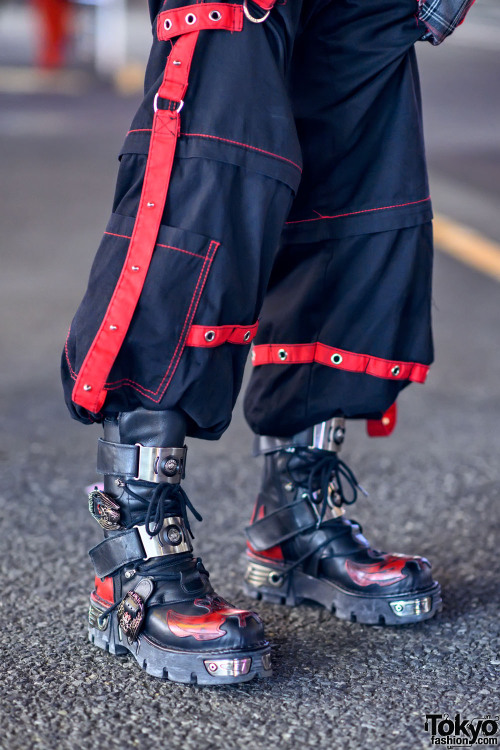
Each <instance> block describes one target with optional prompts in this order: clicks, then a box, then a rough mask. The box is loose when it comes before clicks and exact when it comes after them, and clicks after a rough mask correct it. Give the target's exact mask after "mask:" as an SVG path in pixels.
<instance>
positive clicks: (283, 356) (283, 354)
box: [278, 349, 288, 362]
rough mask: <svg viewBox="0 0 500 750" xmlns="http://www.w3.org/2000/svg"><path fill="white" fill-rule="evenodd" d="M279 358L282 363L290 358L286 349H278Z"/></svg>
mask: <svg viewBox="0 0 500 750" xmlns="http://www.w3.org/2000/svg"><path fill="white" fill-rule="evenodd" d="M278 357H279V359H281V361H282V362H284V361H285V359H286V358H287V357H288V352H287V351H286V350H285V349H278Z"/></svg>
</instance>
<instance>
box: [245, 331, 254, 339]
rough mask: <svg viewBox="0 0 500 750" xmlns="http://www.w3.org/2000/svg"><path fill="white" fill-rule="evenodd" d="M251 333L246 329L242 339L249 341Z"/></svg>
mask: <svg viewBox="0 0 500 750" xmlns="http://www.w3.org/2000/svg"><path fill="white" fill-rule="evenodd" d="M251 335H252V332H251V331H247V332H246V333H245V335H244V336H243V341H250V337H251Z"/></svg>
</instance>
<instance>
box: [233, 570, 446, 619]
mask: <svg viewBox="0 0 500 750" xmlns="http://www.w3.org/2000/svg"><path fill="white" fill-rule="evenodd" d="M244 589H245V592H246V593H247V594H248V596H250V597H252V598H253V599H259V600H262V601H265V602H272V603H274V604H285V605H287V606H289V607H295V606H297V605H299V604H302V602H304V601H312V602H316V603H317V604H321V605H323V607H325V608H326V609H328V610H329V611H330V612H332V614H334V615H335V616H336V617H338V618H340V619H341V620H350V621H351V622H359V623H363V624H365V625H407V624H410V623H415V622H422V621H423V620H428V619H429V618H431V617H434V615H435V614H436V613H437V612H439V611H440V610H441V608H442V600H441V587H440V586H439V584H438V583H435V584H434V585H433V586H432V587H430V588H429V589H426V590H425V591H416V592H410V593H405V594H401V595H394V594H384V595H382V596H377V597H374V596H367V595H363V594H362V593H355V592H350V591H346V590H345V589H343V588H342V587H341V586H338V585H337V584H335V583H333V582H332V581H328V580H326V579H323V578H314V577H313V576H309V575H307V574H306V573H304V572H302V571H299V570H293V571H292V572H291V573H286V572H284V570H283V568H282V567H280V566H279V565H268V564H265V565H263V564H262V563H260V562H258V563H257V562H253V561H250V562H249V563H248V566H247V570H246V573H245V585H244Z"/></svg>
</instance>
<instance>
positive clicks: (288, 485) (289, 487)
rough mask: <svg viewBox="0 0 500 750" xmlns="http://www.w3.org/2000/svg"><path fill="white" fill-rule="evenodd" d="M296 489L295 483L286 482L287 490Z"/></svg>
mask: <svg viewBox="0 0 500 750" xmlns="http://www.w3.org/2000/svg"><path fill="white" fill-rule="evenodd" d="M294 489H295V485H294V484H293V483H292V482H287V483H286V484H285V490H286V491H287V492H293V491H294Z"/></svg>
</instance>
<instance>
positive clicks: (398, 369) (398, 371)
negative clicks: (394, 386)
mask: <svg viewBox="0 0 500 750" xmlns="http://www.w3.org/2000/svg"><path fill="white" fill-rule="evenodd" d="M391 372H392V374H393V375H394V377H395V378H397V376H398V375H399V373H400V372H401V368H400V366H399V365H394V367H393V368H392V370H391Z"/></svg>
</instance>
